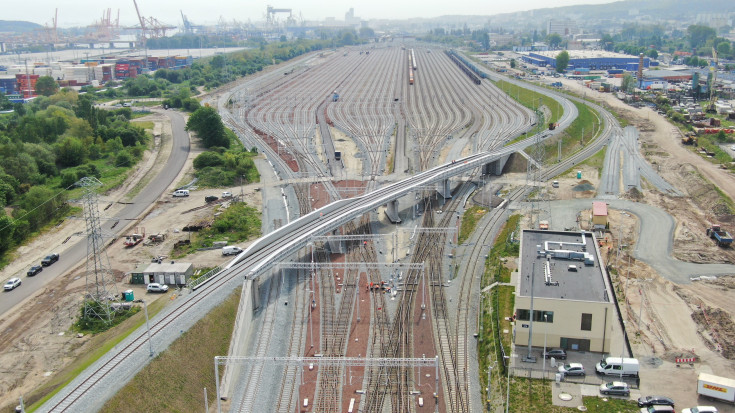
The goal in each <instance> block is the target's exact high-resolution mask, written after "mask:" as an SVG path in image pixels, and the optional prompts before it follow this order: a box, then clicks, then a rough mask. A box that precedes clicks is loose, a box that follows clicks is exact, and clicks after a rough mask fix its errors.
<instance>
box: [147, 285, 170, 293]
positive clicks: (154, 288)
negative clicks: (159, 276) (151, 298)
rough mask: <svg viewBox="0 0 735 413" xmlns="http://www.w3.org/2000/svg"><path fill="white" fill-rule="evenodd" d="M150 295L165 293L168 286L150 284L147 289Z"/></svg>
mask: <svg viewBox="0 0 735 413" xmlns="http://www.w3.org/2000/svg"><path fill="white" fill-rule="evenodd" d="M147 290H148V292H149V293H165V292H166V291H168V285H166V284H159V283H150V284H148V288H147Z"/></svg>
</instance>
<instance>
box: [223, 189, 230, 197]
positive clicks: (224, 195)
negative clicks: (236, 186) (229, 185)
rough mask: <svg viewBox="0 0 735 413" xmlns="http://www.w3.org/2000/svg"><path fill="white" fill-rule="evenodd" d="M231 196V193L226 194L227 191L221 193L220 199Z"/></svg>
mask: <svg viewBox="0 0 735 413" xmlns="http://www.w3.org/2000/svg"><path fill="white" fill-rule="evenodd" d="M231 196H232V192H228V191H225V192H222V198H229V197H231Z"/></svg>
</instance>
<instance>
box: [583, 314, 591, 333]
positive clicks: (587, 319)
mask: <svg viewBox="0 0 735 413" xmlns="http://www.w3.org/2000/svg"><path fill="white" fill-rule="evenodd" d="M591 330H592V314H587V313H582V331H591Z"/></svg>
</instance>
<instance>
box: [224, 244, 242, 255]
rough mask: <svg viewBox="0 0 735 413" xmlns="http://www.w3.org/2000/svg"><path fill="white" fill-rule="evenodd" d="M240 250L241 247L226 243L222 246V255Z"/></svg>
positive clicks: (234, 253) (232, 253)
mask: <svg viewBox="0 0 735 413" xmlns="http://www.w3.org/2000/svg"><path fill="white" fill-rule="evenodd" d="M241 252H242V248H240V247H236V246H234V245H228V246H226V247H222V255H237V254H239V253H241Z"/></svg>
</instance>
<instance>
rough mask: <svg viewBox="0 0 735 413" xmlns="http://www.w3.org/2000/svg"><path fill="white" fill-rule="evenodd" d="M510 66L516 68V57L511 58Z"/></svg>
mask: <svg viewBox="0 0 735 413" xmlns="http://www.w3.org/2000/svg"><path fill="white" fill-rule="evenodd" d="M510 68H511V69H515V68H516V59H510Z"/></svg>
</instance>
